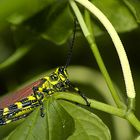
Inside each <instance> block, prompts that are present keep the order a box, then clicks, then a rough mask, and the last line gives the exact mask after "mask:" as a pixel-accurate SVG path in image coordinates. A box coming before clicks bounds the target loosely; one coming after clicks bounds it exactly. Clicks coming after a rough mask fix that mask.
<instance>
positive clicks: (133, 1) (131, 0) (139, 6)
mask: <svg viewBox="0 0 140 140" xmlns="http://www.w3.org/2000/svg"><path fill="white" fill-rule="evenodd" d="M123 1H124V2H125V4H126V5H127V6H128V7H129V8H130V10H131V11H132V13H133V14H134V16H135V17H136V20H137V22H139V23H140V1H139V0H123Z"/></svg>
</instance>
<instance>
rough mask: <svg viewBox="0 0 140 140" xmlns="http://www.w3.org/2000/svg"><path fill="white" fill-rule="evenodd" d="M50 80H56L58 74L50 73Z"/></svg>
mask: <svg viewBox="0 0 140 140" xmlns="http://www.w3.org/2000/svg"><path fill="white" fill-rule="evenodd" d="M50 80H52V81H56V80H58V76H57V75H56V74H54V73H53V74H51V75H50Z"/></svg>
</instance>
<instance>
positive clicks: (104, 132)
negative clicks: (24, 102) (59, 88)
mask: <svg viewBox="0 0 140 140" xmlns="http://www.w3.org/2000/svg"><path fill="white" fill-rule="evenodd" d="M92 3H94V4H95V5H96V6H97V7H98V8H99V9H100V10H101V11H102V12H103V13H104V14H105V15H106V16H107V18H108V19H109V20H110V22H111V23H112V24H113V26H114V27H115V29H116V30H117V32H119V33H120V35H121V37H122V39H123V41H124V45H125V47H126V48H127V49H128V54H129V55H128V56H129V58H130V61H131V64H132V66H135V67H134V69H135V71H136V74H135V75H134V77H135V78H136V81H137V82H136V86H137V90H138V91H139V75H140V74H139V54H137V52H139V51H140V50H139V46H138V43H139V38H138V37H139V36H140V32H139V23H140V16H139V15H140V8H139V7H140V2H139V1H133V0H123V1H121V0H120V1H119V0H117V1H116V0H92ZM78 6H79V7H80V5H78ZM80 10H81V12H82V13H84V11H83V9H82V7H80ZM73 15H74V14H73V11H72V10H71V7H70V6H69V3H68V1H66V0H30V1H28V0H20V1H19V0H1V1H0V94H1V95H2V94H5V93H6V92H9V91H11V90H13V89H15V88H18V87H19V85H21V84H23V83H24V82H25V81H27V80H28V79H32V81H34V80H33V79H36V78H34V76H35V75H37V74H38V73H41V72H43V71H46V69H50V68H52V67H56V66H60V65H64V64H65V61H66V54H67V47H66V46H67V42H68V40H70V38H71V36H72V30H73V17H74V16H73ZM83 16H84V14H83ZM92 27H93V30H94V34H95V36H96V39H97V44H99V47H100V48H99V50H100V51H101V54H102V55H103V58H104V59H105V61H106V63H107V65H108V68H109V71H110V72H111V77H112V79H113V80H114V81H116V83H117V84H118V87H119V88H117V90H118V91H119V93H120V96H121V97H125V96H126V95H125V87H124V84H123V79H122V75H121V72H120V70H119V68H120V66H119V64H118V61H117V60H116V54H115V53H114V50H113V49H112V44H110V42H111V41H110V39H108V38H107V37H106V34H104V33H105V29H104V28H103V26H101V24H100V23H99V21H98V20H96V19H95V18H94V17H93V16H92ZM77 29H78V31H77V36H76V41H75V46H74V51H73V60H72V62H71V64H74V65H79V64H80V65H84V66H85V65H86V66H88V67H92V69H88V68H86V67H78V66H76V67H71V68H69V69H68V73H70V79H71V80H72V81H73V82H75V83H77V84H79V86H80V89H81V90H82V91H83V92H84V93H85V95H86V96H88V97H90V98H93V99H95V98H96V99H97V100H99V101H102V102H106V103H108V104H111V105H114V102H113V99H112V98H111V95H110V91H109V90H108V88H107V86H106V83H105V81H104V79H103V77H102V76H101V74H99V73H98V72H96V71H94V70H93V67H94V68H96V64H95V63H94V59H93V56H92V54H91V53H90V50H89V49H88V47H85V46H88V44H87V42H86V41H85V39H84V38H83V33H82V32H81V29H79V26H78V28H77ZM132 40H134V41H133V42H132ZM132 46H133V47H132ZM132 48H134V49H133V50H132ZM114 56H115V57H114ZM134 56H135V58H136V59H135V60H136V61H135V62H134V63H133V60H134ZM110 58H111V59H110ZM92 62H93V63H92ZM47 73H48V72H47ZM40 77H42V76H40V75H39V76H38V78H37V79H39V78H40ZM137 79H138V80H137ZM120 90H122V92H120ZM137 98H138V99H139V98H140V95H137ZM124 102H125V101H124ZM136 104H137V106H139V103H138V102H136ZM137 110H138V109H137ZM91 112H94V113H96V114H98V116H100V118H101V119H102V120H103V121H104V122H105V123H106V124H107V126H108V127H109V129H110V131H111V134H110V132H109V129H108V128H107V127H106V125H105V124H104V123H103V122H102V120H101V119H100V118H99V117H97V116H96V115H95V114H93V113H91ZM45 113H46V115H45V117H44V118H41V117H40V110H39V108H37V109H36V110H35V111H34V112H33V113H31V114H30V115H29V117H28V118H26V119H23V120H20V121H17V122H14V123H10V124H8V125H6V126H2V127H0V139H2V138H5V139H8V140H9V139H10V140H12V139H14V140H15V139H17V137H18V138H19V139H30V140H31V139H47V138H48V139H51V140H55V139H57V140H59V139H60V140H63V139H68V140H78V139H80V140H82V139H83V140H88V139H89V140H90V139H100V140H102V139H105V140H109V139H111V135H112V139H113V140H120V139H121V138H122V139H123V140H128V138H129V139H130V140H131V139H133V137H135V135H134V134H133V131H131V129H130V125H129V124H128V123H126V122H125V121H122V120H120V119H117V118H116V117H112V118H111V117H110V116H106V115H105V114H104V113H103V114H102V113H101V114H100V113H99V112H98V111H95V110H94V111H93V110H89V111H86V110H85V108H81V107H78V106H77V105H74V104H71V103H69V102H66V101H56V100H54V99H52V98H49V99H48V100H47V101H46V102H45ZM136 114H137V116H140V115H139V112H136ZM110 118H111V119H110ZM122 127H123V128H122ZM114 128H115V130H114ZM120 128H122V129H120ZM126 130H127V133H128V134H126V132H125V131H126ZM125 134H126V135H125ZM137 139H139V138H137Z"/></svg>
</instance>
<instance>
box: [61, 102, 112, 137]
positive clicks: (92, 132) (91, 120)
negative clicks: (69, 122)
mask: <svg viewBox="0 0 140 140" xmlns="http://www.w3.org/2000/svg"><path fill="white" fill-rule="evenodd" d="M59 103H60V104H61V105H62V106H63V108H65V110H67V111H68V113H69V114H71V116H72V117H73V118H74V120H75V132H74V133H73V134H72V135H71V136H70V137H69V138H68V140H111V135H110V132H109V129H108V128H107V126H106V125H105V124H104V123H103V122H102V120H101V119H100V118H99V117H97V116H96V115H95V114H93V113H91V112H89V111H87V110H85V109H83V108H81V107H78V106H76V105H74V104H72V103H69V102H66V101H59Z"/></svg>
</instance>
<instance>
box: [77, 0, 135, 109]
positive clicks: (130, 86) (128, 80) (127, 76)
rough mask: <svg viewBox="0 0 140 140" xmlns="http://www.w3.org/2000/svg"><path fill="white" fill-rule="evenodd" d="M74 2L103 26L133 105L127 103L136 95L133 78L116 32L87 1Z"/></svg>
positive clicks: (104, 17) (78, 0)
mask: <svg viewBox="0 0 140 140" xmlns="http://www.w3.org/2000/svg"><path fill="white" fill-rule="evenodd" d="M75 1H76V2H78V3H80V4H81V5H83V6H84V7H85V8H86V9H87V10H89V11H90V12H91V13H92V14H93V15H95V16H96V17H97V18H98V19H99V21H100V22H101V23H102V24H103V25H104V27H105V28H106V30H107V31H108V33H109V35H110V37H111V38H112V41H113V43H114V45H115V48H116V51H117V53H118V56H119V59H120V63H121V67H122V71H123V76H124V81H125V86H126V92H127V96H128V98H131V99H134V100H130V101H132V102H133V103H131V102H129V103H130V104H131V105H132V104H134V101H135V96H136V93H135V89H134V83H133V78H132V74H131V70H130V66H129V62H128V59H127V55H126V52H125V50H124V47H123V44H122V42H121V40H120V38H119V36H118V34H117V32H116V30H115V29H114V27H113V26H112V24H111V23H110V22H109V20H108V19H107V17H106V16H105V15H104V14H103V13H102V12H101V11H100V10H99V9H98V8H97V7H95V6H94V5H93V4H92V3H91V2H89V1H88V0H75ZM129 106H130V105H128V107H129ZM132 108H133V107H132Z"/></svg>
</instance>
